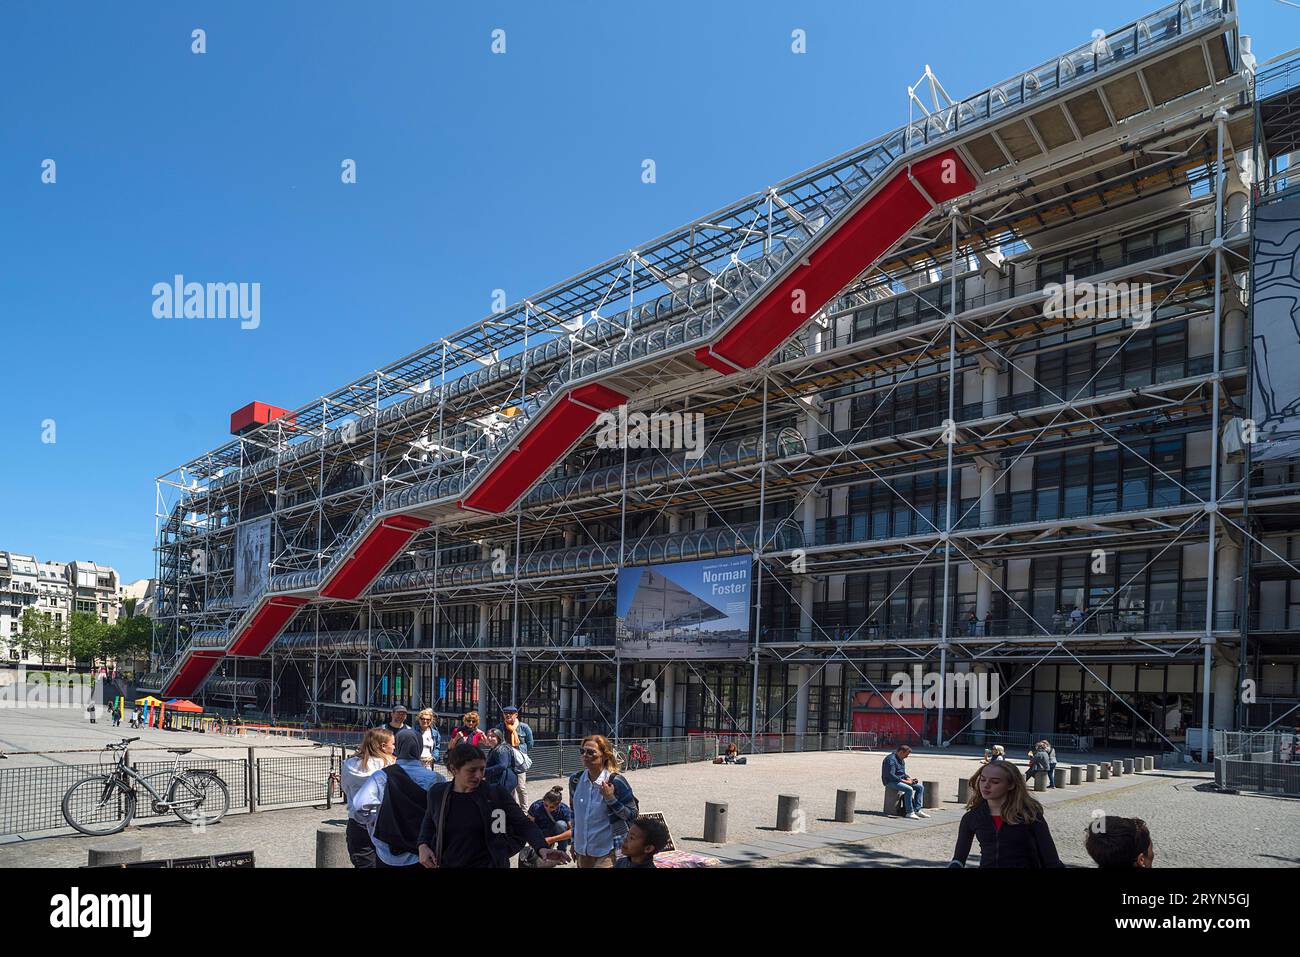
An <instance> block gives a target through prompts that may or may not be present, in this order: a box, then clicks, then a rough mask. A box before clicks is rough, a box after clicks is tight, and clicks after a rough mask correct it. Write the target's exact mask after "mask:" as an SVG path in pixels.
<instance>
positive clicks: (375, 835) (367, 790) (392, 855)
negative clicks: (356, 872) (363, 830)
mask: <svg viewBox="0 0 1300 957" xmlns="http://www.w3.org/2000/svg"><path fill="white" fill-rule="evenodd" d="M421 750H422V748H421V744H420V736H419V735H418V734H416V733H415V731H413V730H412V729H410V728H406V729H404V730H403V731H401V732H400V733H399V734H398V735H397V738H396V742H395V745H394V756H395V757H396V759H397V760H396V761H394V762H393V763H392V764H390V765H388V766H387V767H385V768H384V769H383V770H381V771H377V772H375V773H374V774H372V775H370V777H368V778H367V779H366V780H365V782H364V783H363V784H362V785H361V787H360V789H359V790H358V792H357V796H356V802H357V806H358V807H359V808H361V809H362V811H363V813H364V815H365V820H366V822H367V827H368V829H369V831H370V839H371V841H372V842H374V845H375V866H376V867H418V866H419V864H420V857H419V840H420V827H421V823H422V821H423V820H424V811H425V807H426V805H427V803H428V791H429V789H430V788H431V787H433V786H434V785H435V784H438V783H439V782H441V781H442V780H444V779H443V777H442V775H441V774H439V773H438V772H437V771H434V770H432V769H430V768H426V767H425V766H424V765H423V764H422V763H421V762H420V751H421Z"/></svg>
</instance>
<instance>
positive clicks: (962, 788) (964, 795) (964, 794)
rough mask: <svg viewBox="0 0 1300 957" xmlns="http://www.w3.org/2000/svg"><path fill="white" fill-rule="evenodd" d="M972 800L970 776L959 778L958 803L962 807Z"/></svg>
mask: <svg viewBox="0 0 1300 957" xmlns="http://www.w3.org/2000/svg"><path fill="white" fill-rule="evenodd" d="M969 800H970V778H958V779H957V803H958V804H960V805H961V806H962V807H965V806H966V802H967V801H969Z"/></svg>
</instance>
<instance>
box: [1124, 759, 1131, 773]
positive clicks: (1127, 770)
mask: <svg viewBox="0 0 1300 957" xmlns="http://www.w3.org/2000/svg"><path fill="white" fill-rule="evenodd" d="M1124 773H1125V774H1132V773H1133V759H1132V758H1125V759H1124Z"/></svg>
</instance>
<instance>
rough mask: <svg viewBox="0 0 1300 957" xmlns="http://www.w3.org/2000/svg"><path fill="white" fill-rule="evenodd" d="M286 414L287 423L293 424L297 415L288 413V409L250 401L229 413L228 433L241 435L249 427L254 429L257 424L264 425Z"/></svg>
mask: <svg viewBox="0 0 1300 957" xmlns="http://www.w3.org/2000/svg"><path fill="white" fill-rule="evenodd" d="M286 415H288V416H289V423H290V424H293V422H294V420H295V418H297V417H296V416H292V415H289V410H288V409H282V408H280V407H279V406H275V405H267V404H266V403H265V402H250V403H248V405H246V406H244V407H243V408H242V409H237V410H236V411H234V412H232V413H230V434H231V435H243V434H244V433H245V432H247V431H249V430H250V429H255V428H257V427H258V426H259V425H266V424H267V423H268V422H274V421H275V420H276V419H281V418H284V417H285V416H286Z"/></svg>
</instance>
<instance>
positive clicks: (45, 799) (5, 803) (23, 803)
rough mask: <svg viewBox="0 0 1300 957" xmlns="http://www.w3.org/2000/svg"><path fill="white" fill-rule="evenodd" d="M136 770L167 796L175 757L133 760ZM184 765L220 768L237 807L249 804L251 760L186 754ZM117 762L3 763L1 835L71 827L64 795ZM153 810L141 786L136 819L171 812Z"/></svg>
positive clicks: (233, 802) (232, 800) (0, 784)
mask: <svg viewBox="0 0 1300 957" xmlns="http://www.w3.org/2000/svg"><path fill="white" fill-rule="evenodd" d="M131 766H132V767H133V768H135V770H136V772H137V773H139V774H140V775H141V776H142V777H144V778H146V779H147V780H148V781H149V785H150V786H151V787H152V788H153V789H154V790H155V791H158V792H159V793H160V794H162V796H163V797H166V796H167V795H166V790H165V788H166V786H167V781H168V779H169V778H170V777H171V771H172V762H171V761H132V762H131ZM181 768H182V769H185V768H203V769H207V770H211V771H215V772H216V773H217V774H218V775H219V776H220V777H221V779H222V780H223V781H225V782H226V787H227V788H228V789H229V791H230V808H231V810H232V811H234V810H236V809H242V808H247V807H248V784H247V781H248V778H247V776H246V775H247V770H248V764H247V762H246V761H241V760H239V759H237V758H195V759H189V758H182V759H181ZM110 770H112V765H111V764H103V765H101V764H99V763H94V764H47V765H40V766H37V767H25V768H0V834H27V833H31V832H38V831H49V830H56V829H60V828H67V826H68V824H67V822H66V821H65V820H64V819H63V795H64V794H65V793H66V792H67V790H68V788H70V787H72V785H74V784H76V783H77V782H78V781H80V780H81V779H82V778H86V777H90V776H91V775H96V774H106V773H108V772H109V771H110ZM170 813H171V812H170V811H169V812H166V813H165V814H158V813H156V812H155V811H154V809H153V798H151V797H150V796H149V792H147V791H145V790H144V789H143V788H139V787H137V800H136V810H135V819H136V820H138V821H139V820H147V819H150V818H160V817H165V816H167V815H169V814H170Z"/></svg>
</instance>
